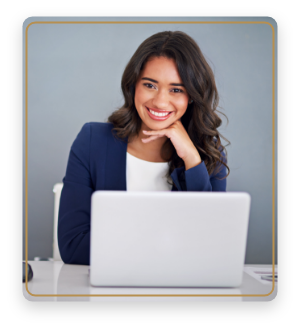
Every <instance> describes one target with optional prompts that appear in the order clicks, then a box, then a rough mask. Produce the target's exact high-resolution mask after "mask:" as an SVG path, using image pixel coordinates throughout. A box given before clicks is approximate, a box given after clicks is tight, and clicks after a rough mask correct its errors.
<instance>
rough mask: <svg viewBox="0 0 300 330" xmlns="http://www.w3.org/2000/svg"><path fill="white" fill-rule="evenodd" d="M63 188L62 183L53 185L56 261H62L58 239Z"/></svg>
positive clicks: (54, 255) (54, 254)
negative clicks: (59, 211)
mask: <svg viewBox="0 0 300 330" xmlns="http://www.w3.org/2000/svg"><path fill="white" fill-rule="evenodd" d="M62 188H63V184H62V183H56V184H55V185H54V187H53V193H54V227H53V260H54V261H62V259H61V256H60V253H59V249H58V241H57V225H58V210H59V202H60V194H61V190H62Z"/></svg>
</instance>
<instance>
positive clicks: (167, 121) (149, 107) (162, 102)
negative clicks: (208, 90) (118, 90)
mask: <svg viewBox="0 0 300 330" xmlns="http://www.w3.org/2000/svg"><path fill="white" fill-rule="evenodd" d="M188 101H189V96H188V94H187V92H186V89H185V88H184V86H183V83H182V80H181V78H180V76H179V73H178V71H177V67H176V64H175V61H174V60H173V59H169V58H166V57H153V58H151V59H150V60H148V62H147V63H146V64H145V67H144V69H143V70H142V71H141V74H140V77H139V79H138V81H137V83H136V86H135V98H134V102H135V107H136V109H137V112H138V114H139V116H140V118H141V120H142V129H145V130H160V129H164V128H167V127H169V126H170V125H172V124H173V123H174V122H175V121H177V120H179V119H180V118H181V117H182V116H183V115H184V113H185V112H186V109H187V106H188Z"/></svg>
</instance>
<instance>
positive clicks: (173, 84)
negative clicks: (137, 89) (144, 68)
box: [142, 77, 184, 87]
mask: <svg viewBox="0 0 300 330" xmlns="http://www.w3.org/2000/svg"><path fill="white" fill-rule="evenodd" d="M142 80H150V81H152V82H154V83H155V84H158V81H157V80H154V79H151V78H147V77H144V78H142ZM170 85H171V86H182V87H184V85H183V84H175V83H172V84H170Z"/></svg>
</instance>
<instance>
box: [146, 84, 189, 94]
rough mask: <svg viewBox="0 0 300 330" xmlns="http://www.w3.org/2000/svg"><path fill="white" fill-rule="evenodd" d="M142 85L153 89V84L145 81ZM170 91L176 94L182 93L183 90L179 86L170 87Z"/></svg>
mask: <svg viewBox="0 0 300 330" xmlns="http://www.w3.org/2000/svg"><path fill="white" fill-rule="evenodd" d="M143 85H144V86H146V87H147V88H149V89H155V86H154V85H153V84H150V83H145V84H143ZM171 91H172V92H173V93H175V94H177V93H184V91H183V90H182V89H180V88H172V89H171Z"/></svg>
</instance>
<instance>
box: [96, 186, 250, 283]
mask: <svg viewBox="0 0 300 330" xmlns="http://www.w3.org/2000/svg"><path fill="white" fill-rule="evenodd" d="M249 212H250V195H249V194H247V193H231V192H226V193H224V192H126V191H97V192H95V193H94V194H93V195H92V209H91V259H90V262H91V266H90V282H91V285H93V286H110V287H111V286H126V287H237V286H239V285H240V284H241V282H242V275H243V266H244V259H245V250H246V240H247V229H248V221H249Z"/></svg>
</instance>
